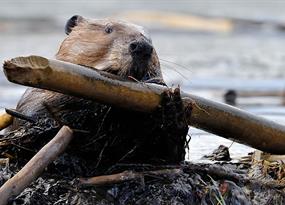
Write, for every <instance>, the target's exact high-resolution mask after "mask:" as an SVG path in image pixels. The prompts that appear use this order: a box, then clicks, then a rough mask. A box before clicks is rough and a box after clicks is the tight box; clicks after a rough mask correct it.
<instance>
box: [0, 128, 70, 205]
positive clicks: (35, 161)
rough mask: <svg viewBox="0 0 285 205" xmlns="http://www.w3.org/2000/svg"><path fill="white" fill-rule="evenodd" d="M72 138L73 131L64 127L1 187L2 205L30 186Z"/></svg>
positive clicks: (0, 202)
mask: <svg viewBox="0 0 285 205" xmlns="http://www.w3.org/2000/svg"><path fill="white" fill-rule="evenodd" d="M72 137H73V131H72V130H71V129H70V128H69V127H67V126H63V127H62V128H61V129H60V130H59V132H58V133H57V135H56V136H55V137H54V138H53V139H52V140H51V141H50V142H49V143H48V144H46V145H45V146H44V147H43V148H42V149H41V150H40V151H39V152H38V153H37V154H36V155H35V156H34V157H33V158H32V159H31V160H30V161H29V162H28V163H27V164H26V165H25V166H24V167H23V168H22V169H21V170H20V171H19V172H18V173H17V174H16V175H15V176H13V177H12V178H11V179H9V180H8V181H7V182H6V183H5V184H3V185H2V186H1V188H0V205H5V204H7V203H8V201H9V199H10V198H11V197H15V196H17V195H18V194H20V193H21V192H22V191H23V190H24V189H25V188H26V187H27V186H29V185H30V184H31V183H32V182H33V181H34V180H35V179H36V178H37V177H38V176H39V175H40V174H41V173H42V172H43V170H44V169H45V168H46V167H47V166H48V164H50V163H51V162H53V161H54V160H55V159H56V157H58V156H59V155H60V154H61V153H62V152H63V151H64V150H65V149H66V147H67V145H68V144H69V142H70V141H71V139H72Z"/></svg>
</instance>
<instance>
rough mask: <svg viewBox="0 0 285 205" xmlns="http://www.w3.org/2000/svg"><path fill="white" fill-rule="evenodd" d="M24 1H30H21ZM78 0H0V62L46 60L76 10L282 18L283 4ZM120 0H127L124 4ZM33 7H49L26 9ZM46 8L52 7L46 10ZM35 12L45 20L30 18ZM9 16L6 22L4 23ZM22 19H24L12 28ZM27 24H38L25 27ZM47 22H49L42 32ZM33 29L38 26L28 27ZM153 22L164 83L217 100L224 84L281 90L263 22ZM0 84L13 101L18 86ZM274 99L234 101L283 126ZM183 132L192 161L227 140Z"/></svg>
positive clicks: (279, 54) (284, 57)
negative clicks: (202, 25)
mask: <svg viewBox="0 0 285 205" xmlns="http://www.w3.org/2000/svg"><path fill="white" fill-rule="evenodd" d="M20 2H21V3H20ZM27 2H32V3H31V4H29V6H27V5H28V4H27ZM83 2H87V3H88V4H87V3H86V4H84V3H80V6H78V5H79V4H76V2H75V1H71V2H70V1H69V2H67V1H61V2H57V3H56V4H51V3H48V1H41V3H39V2H38V1H33V0H29V1H25V3H23V2H22V1H16V0H13V1H11V0H10V1H8V0H4V1H3V2H1V7H0V30H1V31H2V32H0V43H1V46H0V61H1V62H3V61H4V60H5V59H9V58H11V57H15V56H19V55H30V54H37V55H42V56H46V57H50V58H52V57H53V56H54V54H55V53H56V51H57V49H58V46H59V43H60V42H61V41H62V39H63V38H64V35H65V34H64V32H63V29H62V28H63V25H64V21H63V19H67V17H68V16H70V15H72V14H77V13H78V12H77V11H79V13H82V14H83V15H84V14H86V15H87V16H91V17H96V16H107V15H114V14H115V13H119V12H118V11H120V12H123V11H124V12H125V11H128V10H133V9H142V10H147V9H150V8H149V7H151V8H152V10H155V9H159V10H168V11H172V12H178V11H180V12H181V11H182V12H183V14H189V13H196V14H197V13H198V14H203V15H212V16H229V17H231V18H237V17H238V18H249V19H254V20H256V19H258V20H261V19H262V20H264V19H265V20H266V21H269V20H270V21H272V20H274V21H275V22H282V21H284V22H285V14H284V12H283V9H282V12H281V8H284V7H285V5H283V3H282V2H281V1H275V2H276V3H275V4H270V3H268V2H267V3H265V2H264V1H262V2H260V1H258V5H259V7H258V8H257V9H255V10H253V8H255V7H254V6H255V5H256V2H254V1H252V2H254V3H255V4H253V3H251V2H249V3H248V5H247V4H246V2H245V3H237V1H217V2H219V3H218V4H213V3H211V2H214V1H202V3H197V1H189V2H186V1H185V2H184V1H183V3H184V4H176V3H175V1H167V2H168V3H164V4H162V3H161V1H157V2H152V3H150V1H148V2H149V3H147V4H146V3H143V1H135V3H134V4H132V3H130V2H129V1H126V2H125V4H121V3H118V2H121V1H104V2H105V3H103V1H96V3H98V4H97V6H95V5H96V4H93V3H91V1H83ZM108 2H109V3H108ZM110 2H111V3H110ZM112 2H113V3H112ZM128 2H129V3H130V4H127V3H128ZM173 2H174V3H175V6H174V3H173ZM195 2H196V3H195ZM203 2H206V3H204V4H203ZM281 4H282V5H283V6H282V5H281ZM15 5H17V7H15ZM158 5H159V6H158ZM233 5H234V6H233ZM253 5H254V6H253ZM76 6H77V7H76ZM41 7H44V8H49V9H42V10H39V9H37V10H34V9H33V8H41ZM11 8H13V9H11ZM15 8H16V9H15ZM104 8H105V10H104ZM225 8H226V9H225ZM8 11H9V12H8ZM49 11H52V12H53V13H52V15H51V13H50V12H49ZM92 11H93V12H92ZM23 17H33V18H34V20H33V19H27V20H23V19H22V18H23ZM42 17H45V18H47V19H53V20H52V21H37V20H36V19H39V18H42ZM12 18H14V20H13V21H14V23H11V19H12ZM1 19H2V20H1ZM22 21H23V22H25V24H21V25H22V27H18V26H19V25H20V23H19V22H22ZM5 22H6V23H5ZM7 22H8V23H7ZM154 22H155V19H154ZM33 23H34V24H39V25H38V26H36V27H32V26H31V25H32V24H33ZM54 24H55V25H56V26H54ZM27 25H29V27H28V28H29V29H30V30H29V29H27V30H26V31H25V32H21V29H24V28H27ZM49 26H51V27H52V26H54V27H53V28H52V29H50V30H49ZM38 28H44V29H42V30H40V31H38V30H32V29H38ZM155 28H156V24H155V23H152V25H150V31H151V35H152V38H153V43H154V46H155V48H156V50H157V51H158V54H159V57H160V58H161V65H162V69H163V74H164V77H165V79H166V80H167V82H168V84H169V85H170V86H171V85H176V84H180V85H181V86H182V89H183V90H184V91H187V92H192V93H195V94H198V95H201V96H203V97H206V98H209V99H214V100H217V101H222V95H223V93H224V92H225V91H226V90H228V89H237V90H242V91H244V90H247V91H251V92H252V93H254V92H256V91H264V90H270V91H278V92H283V90H284V87H285V81H284V78H285V72H284V68H285V49H284V45H285V32H282V31H280V30H274V29H273V30H272V29H268V28H267V27H263V26H259V27H253V28H254V29H249V30H248V27H242V26H240V25H239V30H238V31H236V32H229V33H225V32H221V33H219V32H201V31H185V30H183V29H182V30H177V29H173V28H171V27H169V28H164V29H161V30H159V29H155ZM243 28H244V30H243ZM0 88H1V89H0V99H1V101H0V106H1V107H15V105H16V102H17V100H18V99H19V97H20V95H21V93H22V92H23V91H24V88H23V87H22V86H17V85H13V84H11V83H8V82H7V81H6V79H5V77H4V74H3V73H2V74H0ZM282 101H283V99H282V97H281V96H280V97H278V96H277V97H276V96H275V97H270V96H269V97H268V96H265V97H260V96H259V97H251V98H250V97H244V98H239V99H238V104H239V105H240V106H241V107H242V108H243V109H245V110H249V111H250V112H253V113H256V114H258V115H263V116H264V117H266V118H270V119H272V120H276V121H278V122H280V123H284V124H285V111H284V110H285V109H284V107H283V106H282V105H281V103H282ZM190 134H191V136H192V140H191V143H190V160H198V159H199V158H200V157H201V156H202V155H204V154H208V153H209V152H211V151H212V150H214V149H215V148H217V147H218V145H220V144H224V145H226V146H229V145H230V144H231V143H232V142H231V141H229V140H226V139H223V138H220V137H217V136H214V135H211V134H208V133H205V132H203V131H200V130H197V129H194V128H191V129H190ZM250 151H252V149H251V148H249V147H247V146H244V145H240V144H238V143H234V144H233V145H232V146H231V148H230V153H231V154H232V157H233V158H237V157H240V156H244V155H246V154H247V153H248V152H250Z"/></svg>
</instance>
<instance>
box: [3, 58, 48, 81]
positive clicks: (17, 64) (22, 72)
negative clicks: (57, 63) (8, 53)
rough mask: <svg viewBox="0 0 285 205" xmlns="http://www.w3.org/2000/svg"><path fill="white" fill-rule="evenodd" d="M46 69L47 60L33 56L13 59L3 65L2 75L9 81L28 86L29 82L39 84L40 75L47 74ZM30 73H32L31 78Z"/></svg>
mask: <svg viewBox="0 0 285 205" xmlns="http://www.w3.org/2000/svg"><path fill="white" fill-rule="evenodd" d="M48 68H49V61H48V59H46V58H44V57H41V56H34V55H32V56H28V57H17V58H13V59H11V60H7V61H5V62H4V64H3V69H4V73H5V75H6V77H7V79H8V80H9V81H10V82H18V83H19V84H24V85H25V84H27V85H30V84H31V82H34V83H39V81H40V78H41V77H40V76H41V75H42V74H41V73H46V72H49V70H48ZM37 71H39V72H37ZM42 71H44V72H42ZM32 72H34V75H33V76H32V74H31V73H32Z"/></svg>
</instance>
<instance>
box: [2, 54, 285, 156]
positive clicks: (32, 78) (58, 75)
mask: <svg viewBox="0 0 285 205" xmlns="http://www.w3.org/2000/svg"><path fill="white" fill-rule="evenodd" d="M4 72H5V74H6V77H7V78H8V80H9V81H11V82H14V83H18V84H22V85H26V86H32V87H37V88H43V89H48V90H53V91H58V92H61V93H65V94H70V95H74V96H79V97H82V98H87V99H93V100H96V101H99V102H102V103H107V104H111V105H115V106H118V107H123V108H128V109H132V110H138V111H143V112H151V111H153V110H154V109H155V108H156V107H157V106H158V105H159V103H160V94H161V93H162V92H163V91H165V90H167V89H168V88H166V87H164V86H159V85H153V84H146V83H133V82H129V81H122V80H119V79H118V77H117V76H113V75H111V74H108V73H104V72H99V71H96V70H93V69H90V68H86V67H83V66H79V65H75V64H70V63H66V62H62V61H58V60H50V59H47V58H43V57H40V56H30V57H18V58H14V59H12V60H9V61H6V62H5V63H4ZM181 95H182V98H183V101H184V103H185V106H186V109H187V108H192V109H193V110H192V114H191V115H189V116H188V117H187V120H188V124H189V125H192V126H194V127H197V128H199V129H202V130H206V131H208V132H210V133H213V134H217V135H219V136H222V137H225V138H228V139H232V140H234V141H236V142H240V143H243V144H247V145H249V146H251V147H254V148H256V149H259V150H262V151H265V152H269V153H273V154H285V149H284V147H285V127H284V126H282V125H280V124H278V123H275V122H273V121H270V120H266V119H264V118H261V117H258V116H255V115H253V114H250V113H248V112H245V111H242V110H240V109H237V108H234V107H231V106H228V105H225V104H222V103H217V102H214V101H210V100H207V99H204V98H201V97H198V96H195V95H191V94H186V93H182V94H181Z"/></svg>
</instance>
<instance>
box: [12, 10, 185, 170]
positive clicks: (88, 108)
mask: <svg viewBox="0 0 285 205" xmlns="http://www.w3.org/2000/svg"><path fill="white" fill-rule="evenodd" d="M65 32H66V34H67V37H66V38H65V40H64V41H63V42H62V44H61V45H60V48H59V50H58V52H57V54H56V59H58V60H62V61H66V62H70V63H74V64H79V65H83V66H87V67H89V68H91V69H99V70H103V71H106V72H109V73H112V74H115V75H117V76H120V77H121V78H122V79H125V80H134V79H135V80H136V81H139V82H151V83H157V84H162V85H165V82H164V81H163V77H162V73H161V68H160V63H159V58H158V56H157V53H156V51H155V49H154V47H153V45H152V40H151V38H150V36H149V34H148V33H147V32H146V31H145V30H144V29H143V28H142V27H140V26H137V25H135V24H132V23H128V22H125V21H119V20H113V19H100V20H98V19H86V18H83V17H82V16H79V15H76V16H73V17H71V18H70V19H69V20H68V21H67V23H66V26H65ZM16 110H17V111H18V112H20V113H22V114H23V115H26V116H29V118H32V119H34V121H35V123H31V122H27V121H25V120H22V119H16V120H14V122H13V125H12V128H11V130H13V132H12V133H15V130H17V129H24V131H22V132H21V133H24V134H22V135H25V137H23V136H21V140H20V141H17V143H18V145H19V146H17V151H22V152H25V154H20V155H19V154H18V156H22V157H23V156H25V157H27V156H29V150H34V151H35V150H38V149H40V148H41V147H42V146H43V145H44V144H45V143H47V142H48V141H49V140H50V139H51V138H52V137H53V136H54V135H55V134H56V132H57V131H58V130H59V129H60V127H61V126H62V125H68V126H69V127H71V128H72V129H74V131H75V137H74V140H73V142H72V143H71V145H70V147H69V149H68V150H67V151H66V153H67V154H68V155H69V156H76V157H78V158H79V159H80V161H83V160H85V161H86V162H87V163H86V164H88V165H89V166H92V169H93V170H94V169H95V168H96V170H98V169H99V168H102V169H106V168H108V167H110V166H112V165H114V164H117V163H159V164H161V163H165V164H176V163H179V162H181V161H183V160H184V157H185V145H186V135H187V133H188V125H187V122H186V119H185V116H184V107H183V103H182V100H181V97H180V92H179V89H176V90H175V91H174V92H171V91H166V92H164V93H163V94H162V101H161V106H160V107H159V108H157V110H156V111H154V112H153V113H141V112H137V111H129V110H125V109H121V108H117V107H115V106H109V105H105V104H101V103H98V102H94V101H91V100H86V99H81V98H78V97H74V96H69V95H64V94H61V93H57V92H53V91H47V90H42V89H36V88H28V89H27V90H26V92H25V93H24V95H23V96H22V98H21V99H20V101H19V102H18V105H17V108H16ZM31 142H32V143H31ZM22 148H24V149H22ZM32 154H34V153H32ZM77 166H78V165H77ZM89 171H90V169H89ZM89 173H90V172H89ZM80 174H82V173H80ZM84 174H85V175H86V172H85V173H84Z"/></svg>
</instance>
